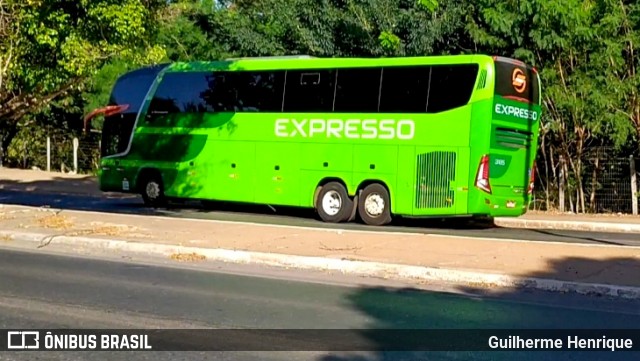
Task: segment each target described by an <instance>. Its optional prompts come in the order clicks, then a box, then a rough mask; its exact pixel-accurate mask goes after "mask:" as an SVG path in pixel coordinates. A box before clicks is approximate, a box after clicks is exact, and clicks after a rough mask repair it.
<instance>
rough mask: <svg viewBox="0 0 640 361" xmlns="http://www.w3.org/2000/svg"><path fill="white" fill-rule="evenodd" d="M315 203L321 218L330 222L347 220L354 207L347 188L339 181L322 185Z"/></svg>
mask: <svg viewBox="0 0 640 361" xmlns="http://www.w3.org/2000/svg"><path fill="white" fill-rule="evenodd" d="M315 203H316V204H315V208H316V212H318V215H319V216H320V219H322V220H323V221H324V222H328V223H340V222H345V221H347V220H348V219H349V217H350V216H351V212H352V210H353V207H354V206H353V201H352V200H351V198H349V194H348V193H347V189H346V188H345V187H344V186H343V185H342V184H340V183H338V182H330V183H327V184H325V185H324V186H322V188H320V191H319V192H318V195H317V197H316V200H315ZM331 205H333V206H334V207H331ZM336 208H337V209H336Z"/></svg>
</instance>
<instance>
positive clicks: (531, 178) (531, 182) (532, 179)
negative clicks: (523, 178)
mask: <svg viewBox="0 0 640 361" xmlns="http://www.w3.org/2000/svg"><path fill="white" fill-rule="evenodd" d="M530 172H531V175H530V176H529V189H528V190H527V193H528V194H532V193H533V187H534V185H535V183H536V165H535V163H534V164H533V167H531V170H530Z"/></svg>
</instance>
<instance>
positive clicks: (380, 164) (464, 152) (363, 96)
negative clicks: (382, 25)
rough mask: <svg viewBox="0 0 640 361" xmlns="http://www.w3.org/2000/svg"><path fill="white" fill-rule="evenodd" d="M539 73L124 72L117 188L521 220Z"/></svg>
mask: <svg viewBox="0 0 640 361" xmlns="http://www.w3.org/2000/svg"><path fill="white" fill-rule="evenodd" d="M540 93H541V90H540V81H539V76H538V74H537V72H536V70H535V68H533V67H530V66H527V65H526V64H524V63H522V62H520V61H517V60H514V59H510V58H504V57H492V56H486V55H455V56H430V57H402V58H383V59H360V58H314V57H307V56H300V57H297V56H294V57H266V58H240V59H229V60H226V61H217V62H193V63H172V64H162V65H156V66H150V67H145V68H142V69H138V70H134V71H131V72H129V73H126V74H124V75H122V76H121V77H120V78H119V79H118V80H117V82H116V83H115V85H114V87H113V90H112V94H111V99H110V103H109V104H108V106H107V107H105V108H101V109H97V110H96V111H94V112H92V113H91V114H89V115H88V116H87V117H86V121H89V120H90V119H91V118H92V117H94V116H95V115H97V114H104V116H105V118H104V126H103V130H102V149H101V161H100V167H101V168H100V170H99V183H100V189H101V190H102V191H108V192H125V193H126V192H131V193H139V194H141V195H142V197H143V199H144V201H145V203H146V204H147V205H149V206H153V207H157V206H161V205H163V204H164V202H165V201H166V200H167V199H195V200H202V201H207V200H213V201H215V200H217V201H231V202H242V203H256V204H268V205H272V206H277V205H280V206H296V207H310V208H314V209H315V210H316V211H317V213H318V215H319V217H320V218H321V219H322V220H323V221H325V222H348V221H352V220H354V219H355V217H356V216H359V218H360V219H361V220H362V221H363V222H364V223H366V224H369V225H384V224H387V223H389V222H390V221H391V220H392V217H393V216H394V215H400V216H406V217H421V216H422V217H426V216H438V217H447V216H460V215H464V216H488V217H495V216H519V215H522V214H524V213H525V212H526V210H527V206H528V202H529V198H530V194H531V191H532V187H533V182H534V179H533V178H534V171H533V166H534V160H535V157H536V151H537V140H538V133H539V121H540V111H541V106H540V99H541V94H540Z"/></svg>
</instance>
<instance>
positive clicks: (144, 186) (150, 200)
mask: <svg viewBox="0 0 640 361" xmlns="http://www.w3.org/2000/svg"><path fill="white" fill-rule="evenodd" d="M139 189H140V194H141V195H142V200H143V201H144V204H145V205H146V206H148V207H154V208H156V207H160V206H163V205H164V204H165V203H166V198H165V195H164V184H163V183H162V177H161V176H160V174H158V173H155V172H149V173H146V174H143V175H142V179H141V182H140V188H139Z"/></svg>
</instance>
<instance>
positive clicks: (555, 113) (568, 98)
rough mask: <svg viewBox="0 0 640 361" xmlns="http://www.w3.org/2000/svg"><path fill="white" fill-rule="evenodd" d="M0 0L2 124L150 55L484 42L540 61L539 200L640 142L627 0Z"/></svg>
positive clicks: (56, 104)
mask: <svg viewBox="0 0 640 361" xmlns="http://www.w3.org/2000/svg"><path fill="white" fill-rule="evenodd" d="M0 8H1V9H2V10H1V11H0V127H4V128H5V129H8V128H11V124H22V123H27V124H28V122H29V121H36V120H38V121H39V122H41V123H42V124H51V122H53V121H54V120H52V117H51V114H58V116H63V115H60V113H59V112H58V109H67V113H65V114H66V115H64V117H77V118H80V117H81V116H82V113H83V112H86V111H88V110H89V109H93V108H95V107H97V106H100V105H103V104H105V103H106V101H107V99H108V94H109V90H110V87H111V86H112V85H113V82H114V81H115V79H116V78H117V77H118V76H119V75H120V74H122V73H124V72H125V71H127V70H129V69H132V68H135V67H137V66H140V65H142V64H146V63H153V62H160V61H191V60H211V59H224V58H229V57H239V56H271V55H294V54H308V55H314V56H322V57H331V56H346V57H353V56H356V57H385V56H413V55H439V54H461V53H485V54H493V55H503V56H509V57H514V58H518V59H521V60H523V61H525V62H527V63H529V64H531V65H534V66H535V67H536V68H537V69H538V70H539V74H540V77H541V80H542V85H543V106H544V112H543V118H542V134H541V141H540V151H539V154H540V159H539V161H538V172H539V176H540V177H539V178H540V179H543V182H541V184H542V185H543V193H544V198H545V200H546V203H547V205H548V206H551V205H552V204H553V203H554V202H556V205H557V200H556V196H555V194H557V192H558V187H559V186H560V185H562V186H563V187H566V188H567V190H568V191H569V192H568V193H570V194H572V195H575V198H574V199H571V201H570V206H571V207H572V209H574V210H576V211H582V210H587V209H589V208H591V209H593V202H592V201H593V199H591V204H587V203H589V202H588V201H587V202H585V199H586V200H589V196H587V193H589V194H593V193H594V189H595V188H594V187H593V186H592V185H588V182H587V181H586V180H587V179H588V178H589V177H590V176H591V175H592V174H591V173H590V172H591V168H592V167H591V166H590V165H588V164H587V163H588V162H589V159H591V158H592V157H593V154H594V153H593V149H599V150H601V149H613V151H614V152H616V151H617V152H621V153H620V154H625V155H627V154H629V152H631V151H632V150H635V152H638V151H639V150H640V142H639V139H640V75H638V65H639V62H640V55H639V51H638V49H637V47H638V44H639V43H640V38H639V37H640V2H638V1H637V0H560V1H547V0H520V1H515V0H473V1H472V0H218V1H214V0H174V1H161V0H80V1H71V0H28V1H18V0H0ZM54 100H55V101H54ZM65 102H66V103H65ZM63 104H66V105H63ZM69 104H74V106H73V107H72V106H70V105H69ZM20 122H22V123H20ZM69 124H71V123H69ZM5 133H6V132H5ZM590 167H591V168H590ZM596 168H597V167H596ZM596 171H597V169H596V170H594V171H593V172H596ZM589 187H591V188H593V189H589ZM591 198H593V196H591Z"/></svg>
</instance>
